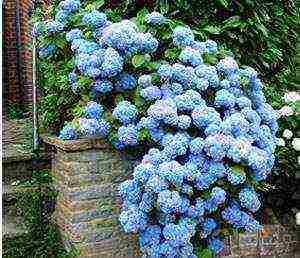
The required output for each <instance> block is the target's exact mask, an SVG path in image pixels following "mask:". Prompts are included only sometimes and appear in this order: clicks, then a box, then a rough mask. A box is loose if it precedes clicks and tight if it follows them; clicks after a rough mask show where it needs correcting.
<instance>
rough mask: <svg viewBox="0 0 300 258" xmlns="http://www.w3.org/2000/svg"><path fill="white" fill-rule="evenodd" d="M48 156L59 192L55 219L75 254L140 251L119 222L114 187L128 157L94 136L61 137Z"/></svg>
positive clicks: (94, 256)
mask: <svg viewBox="0 0 300 258" xmlns="http://www.w3.org/2000/svg"><path fill="white" fill-rule="evenodd" d="M45 141H46V142H48V143H50V144H51V145H53V146H55V149H56V151H55V153H54V154H53V160H52V162H53V163H52V173H53V179H54V186H55V188H56V190H58V192H59V195H58V199H57V203H56V210H55V220H56V223H57V224H58V226H59V228H60V230H61V233H62V235H63V237H64V239H65V244H66V247H68V246H69V245H72V246H74V247H75V249H77V250H78V251H80V257H89V258H109V257H111V258H116V257H124V258H125V257H128V258H134V257H139V252H138V246H137V238H136V236H132V235H129V234H125V233H124V232H123V231H122V230H121V228H120V226H119V223H118V214H119V205H118V203H117V187H118V185H119V184H120V183H121V182H122V181H124V180H126V179H128V178H129V176H130V172H131V171H132V165H133V162H132V161H131V160H130V159H129V158H128V157H126V156H122V155H120V154H119V153H116V152H114V151H113V150H112V149H111V148H109V147H108V146H106V145H104V144H103V143H102V142H101V141H98V140H87V139H85V140H80V141H68V142H62V141H59V140H58V139H56V138H47V137H46V138H45Z"/></svg>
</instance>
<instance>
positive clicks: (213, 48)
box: [205, 39, 218, 54]
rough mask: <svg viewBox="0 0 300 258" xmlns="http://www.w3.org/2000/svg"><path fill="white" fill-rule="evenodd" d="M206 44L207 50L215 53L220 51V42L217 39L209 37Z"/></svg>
mask: <svg viewBox="0 0 300 258" xmlns="http://www.w3.org/2000/svg"><path fill="white" fill-rule="evenodd" d="M205 45H206V51H207V52H208V53H209V54H215V53H217V52H218V44H217V43H216V42H215V41H213V40H210V39H209V40H207V41H206V42H205Z"/></svg>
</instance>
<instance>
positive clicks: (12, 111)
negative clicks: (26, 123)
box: [6, 103, 30, 120]
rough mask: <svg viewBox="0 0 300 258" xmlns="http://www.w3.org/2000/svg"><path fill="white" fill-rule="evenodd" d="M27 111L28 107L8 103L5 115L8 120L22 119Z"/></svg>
mask: <svg viewBox="0 0 300 258" xmlns="http://www.w3.org/2000/svg"><path fill="white" fill-rule="evenodd" d="M29 111H30V109H29V107H28V106H25V105H20V104H17V103H8V105H7V112H6V114H7V118H8V119H12V120H13V119H22V118H25V116H26V113H27V112H29Z"/></svg>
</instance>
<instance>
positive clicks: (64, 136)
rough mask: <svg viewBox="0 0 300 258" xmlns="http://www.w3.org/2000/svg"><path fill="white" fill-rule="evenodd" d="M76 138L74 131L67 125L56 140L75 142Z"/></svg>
mask: <svg viewBox="0 0 300 258" xmlns="http://www.w3.org/2000/svg"><path fill="white" fill-rule="evenodd" d="M77 137H78V135H77V133H76V130H75V129H74V128H73V127H71V126H69V125H67V126H64V127H63V129H62V130H61V131H60V133H59V136H58V138H59V139H61V140H76V139H77Z"/></svg>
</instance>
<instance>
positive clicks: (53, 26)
mask: <svg viewBox="0 0 300 258" xmlns="http://www.w3.org/2000/svg"><path fill="white" fill-rule="evenodd" d="M46 30H47V32H48V33H49V34H55V33H57V32H61V31H63V30H64V24H63V23H61V22H58V21H49V22H47V23H46Z"/></svg>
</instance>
